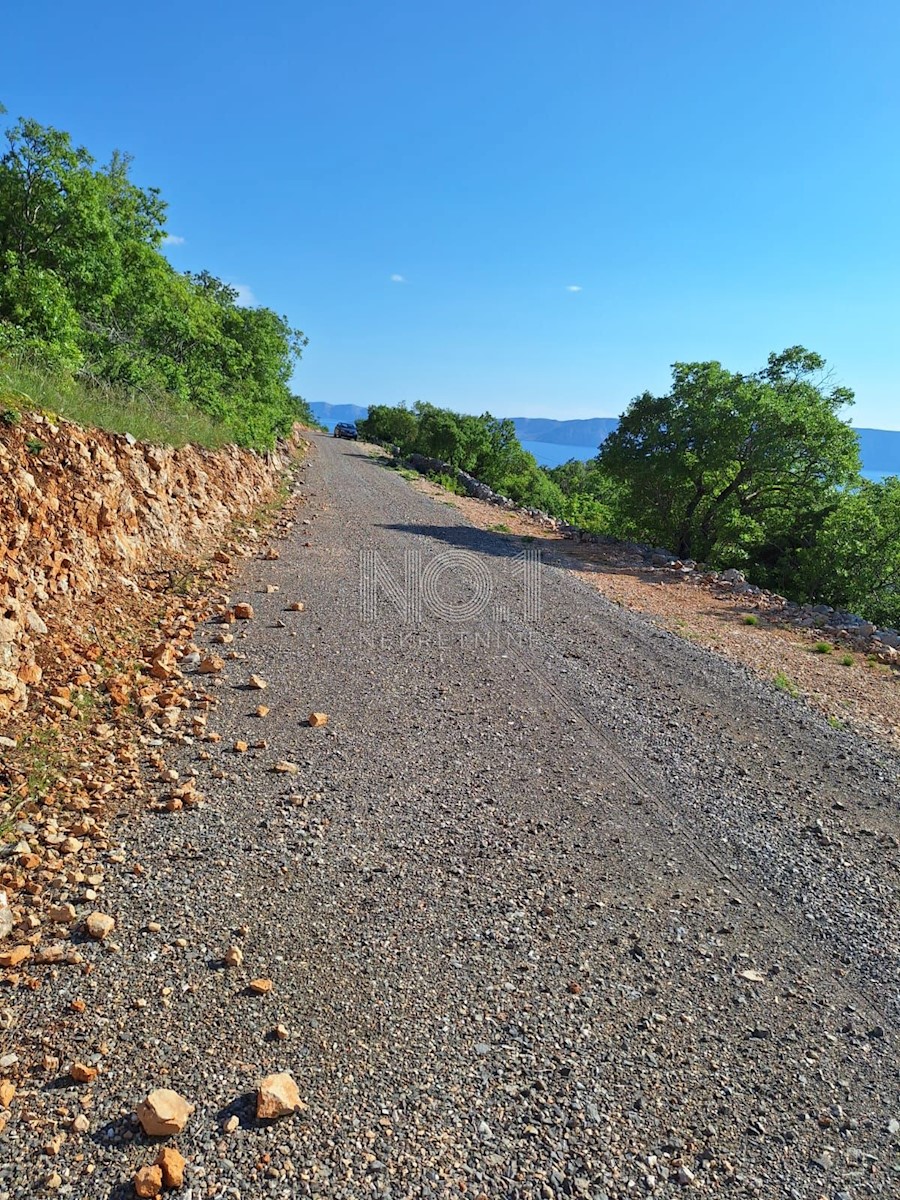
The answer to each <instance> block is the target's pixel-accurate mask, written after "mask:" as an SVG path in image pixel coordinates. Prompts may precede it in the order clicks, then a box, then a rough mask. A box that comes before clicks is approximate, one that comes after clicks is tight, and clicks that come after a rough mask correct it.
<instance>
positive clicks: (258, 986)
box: [247, 979, 275, 996]
mask: <svg viewBox="0 0 900 1200" xmlns="http://www.w3.org/2000/svg"><path fill="white" fill-rule="evenodd" d="M247 986H248V987H249V988H250V991H251V992H255V993H256V995H257V996H265V995H267V994H268V993H269V992H271V990H272V988H273V987H274V986H275V984H274V983H273V982H272V980H271V979H251V980H250V982H249V984H248V985H247Z"/></svg>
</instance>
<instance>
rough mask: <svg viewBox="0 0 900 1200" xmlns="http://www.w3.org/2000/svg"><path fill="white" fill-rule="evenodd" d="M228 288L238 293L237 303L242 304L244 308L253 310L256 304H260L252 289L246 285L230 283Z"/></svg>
mask: <svg viewBox="0 0 900 1200" xmlns="http://www.w3.org/2000/svg"><path fill="white" fill-rule="evenodd" d="M228 286H229V287H233V288H234V290H235V291H236V292H237V300H236V301H235V303H236V304H240V305H241V306H242V307H243V308H252V307H253V305H254V304H256V303H258V302H257V299H256V297H255V296H254V295H253V291H252V289H251V288H249V287H248V286H247V284H246V283H230V284H229V285H228Z"/></svg>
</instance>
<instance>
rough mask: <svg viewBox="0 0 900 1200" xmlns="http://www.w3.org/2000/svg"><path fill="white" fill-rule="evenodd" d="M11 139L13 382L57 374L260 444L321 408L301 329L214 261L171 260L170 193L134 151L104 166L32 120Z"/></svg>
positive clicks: (12, 385)
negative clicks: (219, 271) (296, 384)
mask: <svg viewBox="0 0 900 1200" xmlns="http://www.w3.org/2000/svg"><path fill="white" fill-rule="evenodd" d="M7 142H8V144H7V149H6V152H5V154H4V155H3V157H2V158H0V381H2V383H3V387H4V390H7V391H10V390H15V389H16V388H17V387H21V386H22V384H23V382H24V384H25V385H28V384H29V381H30V380H33V379H34V378H35V377H37V378H38V379H39V380H43V386H44V387H45V390H46V386H47V381H48V379H49V378H52V380H53V381H54V386H56V387H57V388H58V390H59V392H60V393H61V395H62V397H63V399H65V398H66V397H68V398H69V400H70V401H71V399H72V397H73V396H74V397H80V398H81V407H82V408H83V409H86V410H90V409H91V405H90V403H89V396H90V393H91V392H92V391H93V392H96V394H97V396H98V401H99V404H98V411H100V412H103V411H104V406H105V408H106V409H109V408H110V406H112V408H121V407H122V406H123V405H124V406H125V407H126V408H128V407H129V406H130V407H131V408H132V409H133V410H135V411H138V412H140V411H144V412H146V413H147V414H152V413H153V412H154V411H158V412H163V413H166V414H169V415H170V416H174V417H175V418H178V419H182V424H185V427H186V428H193V429H195V430H197V431H198V432H202V431H204V430H207V429H216V430H218V431H219V434H218V436H219V438H220V440H224V439H226V438H227V439H228V440H234V441H237V442H239V443H240V444H241V445H245V446H253V447H257V448H265V447H268V446H270V445H272V443H273V441H274V439H275V438H276V437H277V436H279V435H282V434H284V433H286V432H287V431H288V430H289V429H290V427H291V425H292V423H293V421H295V420H296V419H298V418H300V419H306V420H309V419H310V413H309V410H308V409H307V407H306V405H305V402H304V401H302V400H301V399H300V398H299V397H297V396H294V395H292V393H291V388H290V378H291V373H292V370H293V365H294V361H295V360H296V359H298V358H299V357H300V353H301V351H302V348H303V346H304V345H305V344H306V339H305V338H304V336H303V334H302V333H300V332H299V330H296V329H292V328H291V326H290V325H289V324H288V322H287V320H286V319H285V318H284V317H280V316H278V315H277V314H276V313H275V312H273V311H272V310H271V309H268V308H262V307H259V308H256V307H248V306H245V305H241V304H239V303H238V293H237V292H236V291H235V289H234V288H232V287H230V286H229V285H228V284H227V283H224V282H222V280H220V279H217V278H216V277H215V276H214V275H211V274H210V273H209V272H207V271H201V272H200V273H199V274H191V273H185V274H181V273H179V272H178V271H176V270H175V269H174V268H173V267H172V266H171V264H170V263H169V262H168V260H167V259H166V258H165V256H164V255H163V254H162V253H161V250H160V247H161V246H162V245H163V242H164V239H165V212H166V205H165V203H164V202H163V200H162V199H161V197H160V195H159V193H158V191H157V190H156V189H155V188H146V189H145V188H140V187H138V186H137V185H136V184H135V183H134V182H133V181H132V180H131V178H130V165H131V164H130V160H129V159H128V157H127V156H124V155H122V154H119V153H115V154H113V156H112V158H111V160H110V162H109V163H108V164H107V165H106V166H102V167H99V166H97V165H96V164H95V162H94V159H93V158H92V157H91V156H90V155H89V154H88V152H87V150H85V149H84V148H83V147H79V146H75V145H74V144H73V142H72V140H71V138H70V137H69V135H68V134H67V133H64V132H61V131H60V130H57V129H53V128H49V127H46V126H41V125H39V124H38V123H37V122H36V121H32V120H24V119H23V120H20V121H18V122H17V123H16V124H15V125H14V126H13V127H12V128H11V129H9V130H8V131H7ZM23 390H27V386H26V387H25V388H24V389H23ZM58 407H59V406H58ZM176 423H177V421H176ZM210 437H212V434H210V435H209V436H208V437H206V438H205V440H206V441H209V440H210Z"/></svg>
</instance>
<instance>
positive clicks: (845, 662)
mask: <svg viewBox="0 0 900 1200" xmlns="http://www.w3.org/2000/svg"><path fill="white" fill-rule="evenodd" d="M841 666H842V667H852V666H853V655H852V654H845V655H844V656H843V658H842V659H841Z"/></svg>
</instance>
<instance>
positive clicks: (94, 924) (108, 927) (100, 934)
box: [84, 912, 116, 942]
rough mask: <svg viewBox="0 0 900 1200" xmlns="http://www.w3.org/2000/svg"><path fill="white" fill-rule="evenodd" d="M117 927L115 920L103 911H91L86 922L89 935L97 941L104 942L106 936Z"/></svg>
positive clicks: (85, 926) (85, 925)
mask: <svg viewBox="0 0 900 1200" xmlns="http://www.w3.org/2000/svg"><path fill="white" fill-rule="evenodd" d="M115 927H116V922H115V920H114V919H113V918H112V917H109V916H107V915H106V913H102V912H94V913H91V915H90V916H89V917H88V918H87V919H86V920H85V922H84V928H85V930H86V932H87V934H88V937H92V938H93V939H94V940H95V941H97V942H102V941H103V939H104V938H106V937H109V935H110V934H111V933H112V931H113V930H114V929H115Z"/></svg>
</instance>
